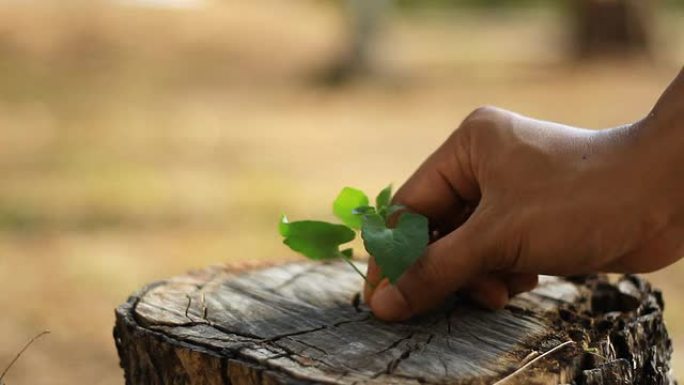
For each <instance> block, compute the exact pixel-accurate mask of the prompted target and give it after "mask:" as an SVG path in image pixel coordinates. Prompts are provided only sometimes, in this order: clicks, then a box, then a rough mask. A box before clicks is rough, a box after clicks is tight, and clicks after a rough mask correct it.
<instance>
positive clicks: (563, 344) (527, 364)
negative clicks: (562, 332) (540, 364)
mask: <svg viewBox="0 0 684 385" xmlns="http://www.w3.org/2000/svg"><path fill="white" fill-rule="evenodd" d="M574 343H575V341H565V342H563V343H562V344H560V345H558V346H556V347H554V348H553V349H550V350H549V351H547V352H546V353H544V354H542V355H540V356H538V357H536V358H534V359H532V360H530V361H529V362H528V363H526V364H525V365H523V366H521V367H520V368H518V369H517V370H516V371H514V372H513V373H511V374H509V375H507V376H506V377H504V378H502V379H500V380H499V381H497V382H495V383H493V384H492V385H504V384H505V383H506V382H508V381H509V380H510V379H511V378H513V377H514V376H516V375H517V374H519V373H520V372H522V371H523V370H525V369H527V368H529V367H530V366H531V365H532V364H534V363H535V362H537V361H539V360H541V359H542V358H544V357H546V356H548V355H549V354H551V353H553V352H556V351H558V350H560V349H562V348H564V347H566V346H568V345H573V344H574Z"/></svg>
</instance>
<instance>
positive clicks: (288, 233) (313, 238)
mask: <svg viewBox="0 0 684 385" xmlns="http://www.w3.org/2000/svg"><path fill="white" fill-rule="evenodd" d="M278 228H279V231H280V234H281V235H282V236H284V237H285V239H284V240H283V243H284V244H286V245H288V246H289V247H290V248H291V249H292V250H294V251H296V252H298V253H301V254H303V255H305V256H307V257H309V258H311V259H315V260H325V259H334V258H340V257H344V256H348V255H349V256H350V254H351V249H347V250H344V252H340V248H339V247H340V245H342V244H344V243H347V242H351V241H353V240H354V238H355V237H356V233H355V232H354V230H352V229H350V228H349V227H347V226H344V225H337V224H333V223H328V222H321V221H296V222H288V220H287V217H285V216H284V215H283V216H282V217H281V220H280V224H279V226H278Z"/></svg>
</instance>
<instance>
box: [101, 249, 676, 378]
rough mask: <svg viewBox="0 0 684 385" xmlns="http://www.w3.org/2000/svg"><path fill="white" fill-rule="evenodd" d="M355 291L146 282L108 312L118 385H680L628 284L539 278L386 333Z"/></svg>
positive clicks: (250, 276)
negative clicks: (491, 300) (521, 288)
mask: <svg viewBox="0 0 684 385" xmlns="http://www.w3.org/2000/svg"><path fill="white" fill-rule="evenodd" d="M364 267H365V266H363V265H362V264H359V268H361V269H363V268H364ZM361 286H362V280H361V278H359V277H358V276H357V275H356V274H355V273H354V271H353V270H352V269H351V268H350V267H349V266H346V265H345V264H342V263H331V264H320V263H319V264H314V263H309V262H302V263H288V264H283V265H278V266H271V267H266V268H260V269H250V270H243V271H235V270H230V269H227V268H221V267H213V268H207V269H205V270H201V271H196V272H192V273H189V274H187V275H183V276H179V277H175V278H171V279H168V280H165V281H161V282H157V283H154V284H151V285H149V286H147V287H146V288H144V289H142V290H141V291H140V292H139V293H137V294H135V295H133V296H132V297H131V298H130V299H129V300H128V302H127V303H125V304H123V305H121V306H120V307H119V308H117V310H116V326H115V329H114V338H115V341H116V346H117V349H118V352H119V357H120V360H121V366H122V367H123V369H124V371H125V377H126V384H127V385H162V384H164V385H181V384H188V385H205V384H206V385H228V384H232V385H266V384H314V383H316V384H347V385H352V384H397V385H399V384H497V385H501V384H507V385H511V384H577V385H595V384H658V385H660V384H674V380H673V379H672V376H671V373H670V354H671V352H672V347H671V343H670V339H669V338H668V335H667V330H666V329H665V325H664V323H663V300H662V298H661V295H660V292H658V291H657V290H653V289H652V288H651V286H650V285H649V284H648V283H647V282H646V281H644V280H643V279H641V278H638V277H636V276H624V277H621V278H614V279H612V280H611V279H609V278H608V277H606V276H589V277H582V278H573V279H570V280H567V279H561V278H554V277H542V279H541V281H540V285H539V287H538V288H536V289H535V290H534V291H532V292H530V293H525V294H521V295H518V296H516V297H515V298H514V299H513V300H512V301H511V303H510V304H509V305H508V306H507V307H506V308H505V309H503V310H501V311H496V312H494V311H488V310H484V309H480V308H478V307H477V306H475V305H473V304H470V303H469V302H468V301H467V300H466V299H464V298H462V297H459V296H458V295H455V296H454V297H453V298H451V299H450V300H449V301H447V303H445V304H444V305H443V307H442V308H440V309H437V310H436V311H434V312H432V313H430V314H427V315H425V316H422V317H419V318H416V319H413V320H411V321H408V322H404V323H394V324H391V323H385V322H381V321H379V320H377V319H375V318H374V317H373V316H372V314H371V313H370V312H369V310H368V308H367V307H365V305H363V304H361V305H359V304H358V301H357V300H355V299H358V292H359V290H360V288H361Z"/></svg>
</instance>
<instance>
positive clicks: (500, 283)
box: [467, 275, 510, 310]
mask: <svg viewBox="0 0 684 385" xmlns="http://www.w3.org/2000/svg"><path fill="white" fill-rule="evenodd" d="M467 291H468V296H469V297H470V298H471V299H472V300H473V301H475V302H477V303H478V304H479V305H480V306H483V307H486V308H487V309H492V310H498V309H503V307H504V306H506V304H507V303H508V299H509V297H510V291H509V288H508V285H507V284H506V281H505V280H503V279H502V278H501V277H498V276H494V275H488V276H484V277H480V278H477V279H475V281H473V283H471V284H470V285H468V288H467Z"/></svg>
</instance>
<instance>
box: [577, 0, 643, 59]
mask: <svg viewBox="0 0 684 385" xmlns="http://www.w3.org/2000/svg"><path fill="white" fill-rule="evenodd" d="M571 2H572V7H573V12H574V18H575V24H576V25H575V44H576V49H577V54H578V56H579V57H582V58H585V57H593V56H606V55H615V54H618V55H622V54H634V53H648V51H649V48H650V42H651V31H652V29H653V24H654V9H655V5H656V0H571Z"/></svg>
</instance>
